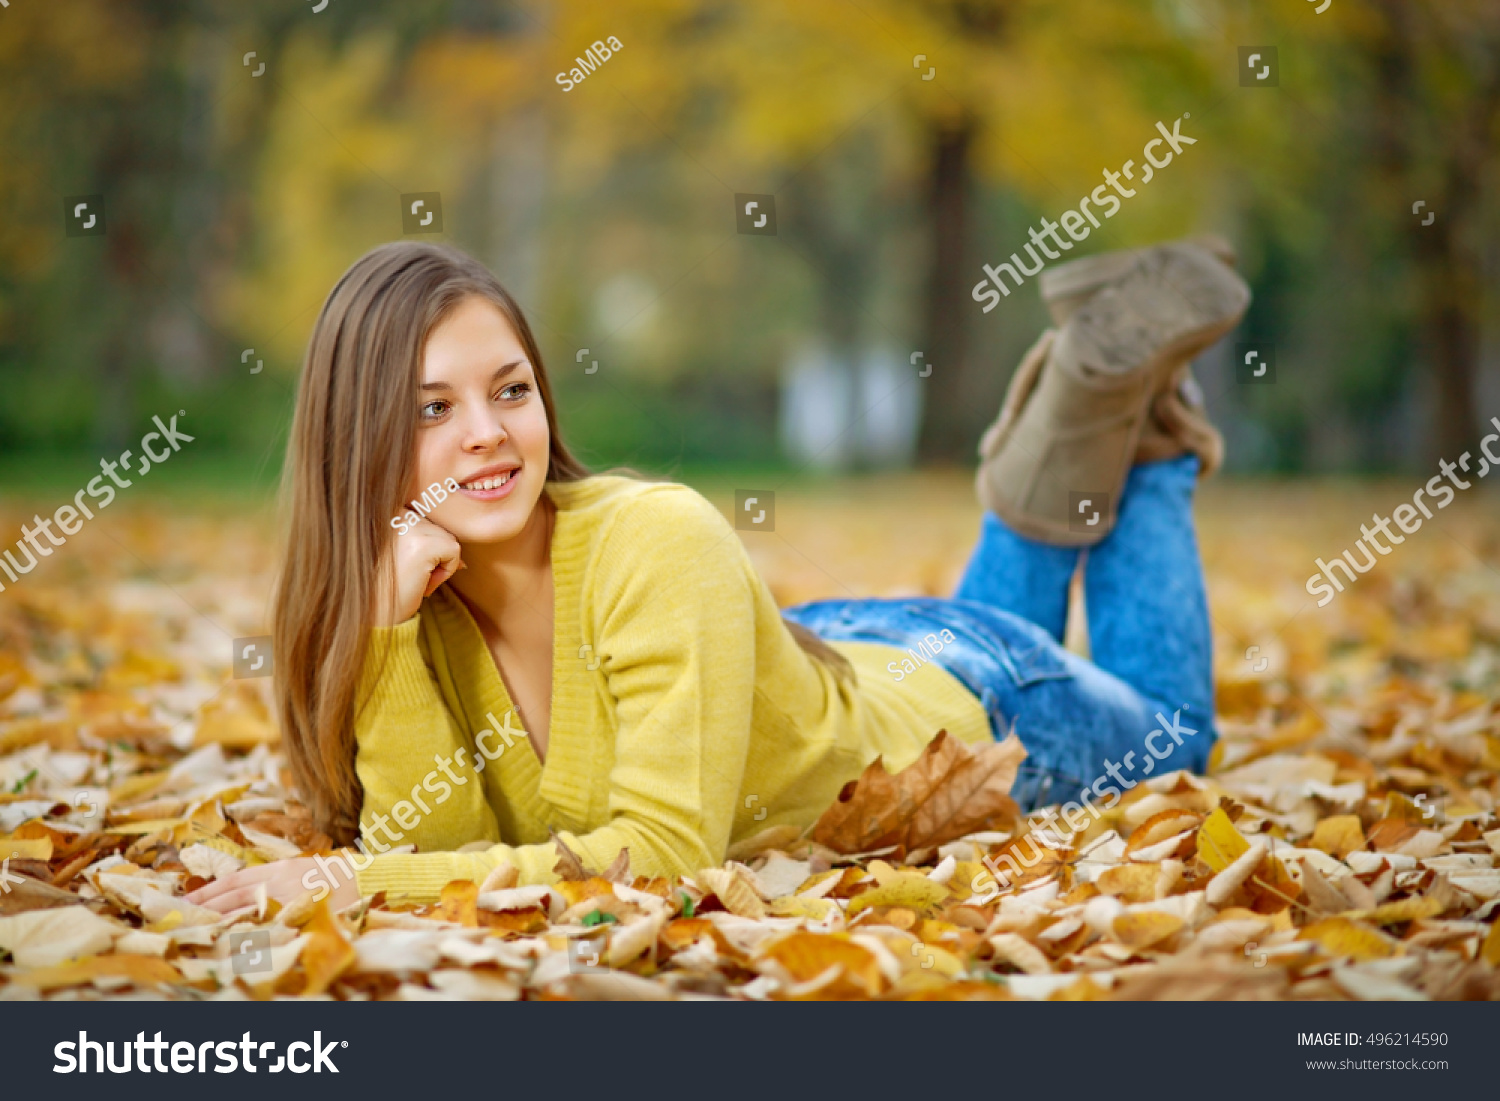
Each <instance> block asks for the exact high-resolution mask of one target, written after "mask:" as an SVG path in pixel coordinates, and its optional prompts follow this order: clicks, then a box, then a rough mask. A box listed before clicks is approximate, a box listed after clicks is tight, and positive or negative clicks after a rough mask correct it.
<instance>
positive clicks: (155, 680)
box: [0, 478, 1500, 999]
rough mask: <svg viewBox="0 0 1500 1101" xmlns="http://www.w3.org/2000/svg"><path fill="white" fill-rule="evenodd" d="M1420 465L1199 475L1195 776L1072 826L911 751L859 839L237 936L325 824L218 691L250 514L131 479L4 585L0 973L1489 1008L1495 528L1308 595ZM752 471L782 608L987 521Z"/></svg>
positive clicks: (904, 576) (897, 570)
mask: <svg viewBox="0 0 1500 1101" xmlns="http://www.w3.org/2000/svg"><path fill="white" fill-rule="evenodd" d="M1408 490H1409V487H1406V486H1404V485H1401V484H1393V485H1391V486H1389V487H1378V486H1323V487H1320V488H1307V487H1298V486H1288V487H1273V488H1267V487H1261V488H1250V487H1244V486H1234V485H1228V484H1222V483H1218V484H1216V483H1210V485H1209V486H1208V487H1207V489H1206V492H1205V495H1204V500H1203V503H1202V506H1201V509H1200V512H1201V520H1202V533H1203V549H1204V557H1205V561H1206V564H1207V568H1208V571H1209V577H1210V589H1211V596H1212V603H1213V615H1214V624H1215V638H1216V646H1217V653H1218V661H1219V675H1220V695H1219V708H1220V713H1221V727H1222V730H1223V735H1224V736H1223V740H1222V743H1221V747H1220V749H1219V750H1218V751H1217V752H1216V755H1215V764H1214V767H1213V770H1212V771H1211V774H1210V775H1209V776H1208V777H1206V778H1205V777H1196V776H1190V775H1185V774H1181V773H1170V774H1165V775H1155V776H1152V777H1150V778H1149V779H1147V780H1145V781H1143V782H1141V783H1140V784H1139V785H1138V786H1136V787H1135V788H1134V789H1133V790H1131V791H1130V792H1129V794H1128V796H1127V797H1126V798H1125V799H1124V800H1123V801H1121V803H1120V804H1119V805H1118V806H1116V807H1114V808H1113V809H1111V810H1109V811H1107V812H1104V813H1103V814H1101V815H1099V816H1097V817H1095V816H1093V815H1089V814H1085V815H1082V819H1083V821H1082V822H1081V823H1080V821H1079V816H1078V815H1076V814H1075V815H1074V821H1073V825H1076V826H1077V827H1078V828H1077V830H1076V832H1075V830H1074V828H1073V826H1070V825H1066V824H1064V819H1061V818H1056V817H1052V818H1050V819H1049V824H1046V825H1041V826H1038V827H1035V828H1030V832H1029V834H1028V829H1029V827H1028V826H1027V825H1026V824H1025V823H1020V822H1017V821H1015V820H1014V819H1013V818H1009V819H1008V818H1007V815H1006V814H1005V813H1004V811H1003V808H1002V807H1001V806H1000V802H1003V800H1001V801H995V800H994V799H993V794H994V792H993V788H994V783H995V777H997V776H998V775H1000V770H1002V769H1003V767H1008V766H1006V765H1005V763H1004V762H1002V761H1000V759H999V758H998V757H996V758H993V759H989V760H988V763H986V764H984V765H983V767H981V766H980V765H977V764H972V763H964V764H962V767H960V763H955V761H954V760H952V759H949V758H944V759H943V760H942V761H940V762H937V763H934V760H935V758H934V759H933V760H929V761H928V764H927V767H926V771H925V772H924V773H923V774H922V775H920V776H919V775H917V772H918V771H921V770H916V771H913V772H910V773H903V774H901V775H900V776H898V777H896V778H893V779H892V778H882V777H880V776H878V775H871V776H867V777H866V778H864V779H862V780H861V782H860V785H859V786H858V787H857V788H856V789H854V791H853V793H852V799H853V800H854V801H859V802H860V805H861V807H862V808H865V809H874V810H876V811H879V810H880V808H881V806H882V805H883V806H884V807H885V812H886V813H887V815H888V820H887V821H885V823H884V824H883V826H882V827H881V829H880V830H877V831H876V833H877V834H878V836H873V837H865V838H863V839H861V838H860V837H859V836H858V834H859V831H858V830H857V829H852V830H851V829H850V828H846V827H847V825H848V824H847V823H845V826H842V827H841V826H840V825H839V822H838V821H836V820H835V819H837V818H838V815H837V813H835V814H834V816H833V817H832V818H830V819H829V820H827V821H825V822H824V823H823V824H822V825H821V826H820V828H819V829H818V830H817V831H811V832H810V833H809V836H807V837H805V838H798V837H794V836H786V835H785V833H782V834H770V835H765V836H762V837H760V838H758V839H755V840H754V841H753V842H752V843H750V844H747V845H744V846H742V847H741V848H740V850H739V851H737V852H735V853H733V854H731V856H732V859H731V860H730V861H729V862H727V863H726V864H725V865H724V867H722V868H717V869H703V870H701V871H700V872H698V873H697V874H695V875H693V876H690V877H686V878H678V879H675V880H673V881H671V882H667V881H665V880H661V879H655V880H647V879H645V878H641V877H633V876H631V875H630V873H629V870H628V868H627V867H624V866H623V865H622V864H621V863H620V862H617V863H616V865H614V866H612V867H611V868H609V869H604V870H602V871H597V872H596V871H591V870H589V869H584V868H581V867H571V868H566V867H565V868H563V869H562V871H563V872H564V873H565V878H564V879H563V880H562V881H560V882H559V883H558V884H557V885H556V886H555V887H551V888H546V887H535V888H531V887H515V886H512V885H509V884H508V883H507V881H506V879H505V877H504V876H503V874H502V875H501V876H499V877H495V878H494V880H493V881H492V882H488V883H485V884H472V883H455V884H451V885H450V886H449V888H448V891H447V892H446V895H445V898H444V901H443V902H442V903H441V904H439V905H437V906H434V907H430V908H425V909H419V910H415V911H408V912H398V911H395V910H392V909H390V908H389V907H386V906H384V905H383V904H382V903H381V902H380V900H378V899H377V900H375V901H374V902H373V903H369V902H367V903H363V904H361V905H359V906H357V907H355V908H353V909H352V910H350V911H348V912H345V913H342V914H331V913H329V912H328V910H327V908H326V907H324V906H320V905H314V904H312V903H311V902H310V901H307V900H304V901H303V902H300V903H296V904H293V905H292V906H290V907H288V908H286V909H278V908H277V907H276V906H275V905H274V904H272V905H270V906H269V907H267V908H265V909H264V910H263V911H262V912H259V913H256V914H253V915H251V916H249V917H241V918H238V919H236V920H234V921H233V922H225V921H223V920H221V919H220V917H219V915H217V914H215V913H213V912H211V911H206V910H201V909H198V908H196V907H193V906H191V905H189V904H187V903H186V902H185V901H184V900H183V899H182V898H181V897H180V896H181V895H182V894H183V892H184V891H186V890H191V889H192V888H194V887H196V886H198V885H200V884H201V883H202V882H204V881H206V880H207V879H209V878H212V877H213V876H216V875H221V874H224V873H225V872H226V871H229V870H232V869H235V868H238V867H240V866H242V865H243V864H245V863H247V862H258V861H262V860H269V859H275V858H278V857H282V856H287V855H294V854H296V853H303V852H314V851H317V850H318V849H319V848H321V847H323V846H325V845H326V838H322V837H321V836H320V835H319V834H318V833H317V832H316V831H315V830H314V829H313V827H312V825H311V823H310V822H309V821H308V819H307V817H306V814H305V812H304V811H303V810H302V809H301V807H300V806H299V805H298V804H297V803H296V801H295V799H294V797H293V794H292V793H291V792H290V790H289V787H288V776H287V773H286V771H285V767H284V762H283V760H282V758H281V757H280V755H279V753H278V752H277V749H276V744H275V734H274V730H273V728H272V726H271V724H270V723H269V721H268V716H267V711H266V697H265V695H264V690H265V688H266V686H267V684H268V682H267V681H265V680H263V679H244V680H234V679H232V678H231V677H230V669H229V665H230V651H231V640H232V639H233V638H235V637H239V636H251V635H259V634H263V633H264V611H265V595H264V594H265V585H266V579H267V573H268V569H269V564H270V545H269V542H268V534H267V533H268V532H269V530H270V522H269V513H268V511H266V510H261V511H260V512H258V513H257V514H256V515H255V516H254V517H247V516H245V515H244V514H243V513H240V512H236V511H234V510H232V509H230V508H228V507H227V506H219V507H217V508H216V509H215V510H213V512H212V514H210V513H209V512H208V511H206V510H194V511H187V510H183V509H175V510H161V509H157V508H153V507H152V506H149V505H146V504H139V505H136V504H132V503H127V507H121V508H119V511H117V512H115V511H113V510H112V514H111V515H109V516H108V517H105V518H101V520H102V521H103V522H101V521H95V522H94V523H93V524H91V525H88V526H86V527H85V529H84V531H83V532H81V533H80V534H79V535H78V536H75V537H73V538H71V539H70V540H69V541H68V543H67V545H66V546H65V547H61V548H58V549H57V551H56V553H55V554H54V555H53V556H52V557H50V558H48V559H46V560H44V562H43V563H42V565H41V566H40V567H39V568H38V569H37V570H35V571H34V572H33V573H32V574H30V575H28V576H26V577H23V578H22V579H21V581H20V583H18V584H15V585H11V586H9V587H8V588H7V590H6V591H5V592H0V856H3V857H5V858H6V860H7V863H6V864H5V865H4V868H5V872H4V877H3V882H0V998H5V999H28V998H36V997H48V998H103V997H153V998H154V997H172V998H235V999H238V998H269V997H286V996H290V997H299V996H300V997H330V996H331V997H335V998H341V999H350V998H402V999H421V998H455V997H456V998H500V999H514V998H566V997H617V998H670V997H705V996H709V997H716V996H722V997H736V998H756V999H795V998H1152V997H1174V998H1258V999H1270V998H1291V999H1301V998H1496V997H1500V971H1497V965H1500V925H1497V923H1496V910H1497V908H1500V868H1497V865H1496V859H1497V853H1500V820H1497V816H1496V813H1495V804H1496V798H1497V796H1500V785H1497V772H1500V717H1497V715H1496V706H1495V699H1496V694H1497V693H1496V685H1497V679H1500V675H1497V654H1500V572H1497V570H1500V549H1497V548H1500V522H1497V521H1495V520H1492V519H1491V518H1490V517H1489V516H1488V515H1486V512H1487V509H1486V503H1485V502H1484V501H1482V500H1480V499H1478V498H1473V499H1469V500H1464V499H1462V498H1461V499H1460V500H1459V501H1458V502H1456V503H1455V504H1454V506H1453V507H1452V508H1450V509H1448V510H1447V511H1446V512H1445V513H1443V514H1441V515H1440V516H1439V518H1438V520H1437V521H1435V522H1430V523H1428V524H1427V525H1426V526H1424V527H1423V529H1422V530H1421V531H1420V532H1419V533H1418V534H1416V535H1414V536H1412V537H1411V538H1409V539H1408V540H1407V542H1406V543H1405V544H1403V545H1402V546H1399V547H1396V548H1394V552H1393V553H1392V554H1391V555H1390V556H1389V557H1386V558H1382V559H1381V560H1380V561H1379V563H1378V564H1377V566H1376V567H1375V568H1374V569H1372V570H1371V571H1370V572H1369V573H1368V574H1365V575H1363V576H1362V577H1361V578H1360V579H1359V581H1358V583H1356V584H1354V585H1352V586H1350V587H1349V588H1348V590H1347V591H1345V592H1344V593H1342V594H1340V595H1339V596H1338V597H1337V598H1336V599H1335V600H1333V601H1332V602H1331V603H1330V604H1329V605H1328V606H1327V607H1326V608H1321V609H1320V608H1317V607H1316V605H1315V604H1314V602H1313V601H1312V600H1311V599H1310V598H1309V597H1308V596H1307V594H1306V592H1305V591H1304V589H1303V584H1304V583H1305V581H1306V579H1307V577H1308V575H1309V574H1310V573H1312V572H1313V571H1314V569H1315V567H1314V566H1313V561H1314V559H1315V558H1317V557H1319V556H1321V557H1323V558H1325V559H1331V558H1332V557H1334V556H1335V555H1336V554H1338V553H1339V552H1341V551H1342V550H1343V549H1344V548H1346V547H1349V546H1351V545H1352V543H1353V539H1354V538H1357V537H1358V535H1359V524H1360V523H1361V522H1362V521H1364V522H1368V520H1369V518H1370V514H1371V512H1372V511H1374V510H1376V509H1379V510H1380V511H1381V512H1382V513H1383V514H1385V513H1388V512H1389V509H1390V507H1391V505H1392V504H1393V503H1395V502H1397V501H1399V500H1401V499H1402V498H1403V497H1406V496H1408ZM780 496H781V498H782V499H781V501H780V502H779V508H778V515H777V524H778V528H777V531H776V532H775V533H755V534H753V535H747V536H746V538H747V540H749V541H751V542H750V544H749V545H750V547H751V551H752V554H753V555H754V556H755V558H756V560H757V562H758V564H759V565H760V566H761V568H762V570H763V571H764V573H765V574H766V576H767V578H768V580H769V581H770V582H771V584H772V587H773V589H774V590H775V591H776V593H777V595H778V597H779V598H780V599H782V600H783V602H787V603H790V602H794V601H798V600H806V599H813V598H817V597H826V596H850V595H883V596H895V595H902V594H909V593H919V592H920V593H932V594H942V593H946V592H948V591H951V586H952V584H953V581H954V579H955V578H956V576H957V574H958V571H959V570H960V569H961V568H962V565H963V562H964V560H965V558H966V556H967V552H968V548H969V546H970V544H971V541H972V538H973V536H974V533H975V531H976V529H977V523H978V516H977V513H976V511H975V507H974V505H973V503H972V497H971V495H970V492H969V489H968V485H967V482H966V481H965V480H962V479H958V478H925V479H916V478H900V479H886V480H882V481H881V482H879V483H873V482H872V483H861V484H858V485H852V486H839V487H836V488H834V489H830V490H828V491H823V492H808V491H803V492H794V491H790V490H784V491H783V492H782V493H781V494H780ZM721 497H722V498H725V499H727V500H732V492H719V493H717V495H716V496H715V499H719V498H721ZM37 504H38V506H44V505H46V502H41V501H39V502H37ZM48 507H50V506H48ZM131 509H133V511H131ZM31 511H32V510H31V509H26V510H24V511H23V510H22V509H20V507H19V506H12V507H10V508H8V509H7V508H5V507H0V519H3V520H4V521H5V522H4V524H3V530H7V531H13V530H15V529H16V528H17V527H18V526H19V524H20V523H21V522H23V521H24V520H26V519H28V518H29V516H30V513H31ZM1075 634H1076V632H1075ZM1148 644H1149V643H1148ZM1146 733H1147V732H1145V731H1143V732H1142V735H1143V738H1144V736H1145V734H1146ZM989 748H990V749H992V750H993V751H994V752H995V753H1000V752H1001V747H998V746H996V747H989ZM949 752H951V743H949V747H948V748H944V747H943V746H936V747H934V753H935V754H937V753H949ZM976 769H977V770H978V771H976ZM986 769H988V770H989V771H985V770H986ZM965 777H966V778H965ZM963 784H970V785H971V787H972V788H973V790H976V791H977V790H978V789H979V788H981V787H985V785H988V788H986V790H987V791H988V792H989V795H987V796H986V798H991V800H992V802H994V803H995V810H996V813H995V815H994V816H993V817H992V820H991V821H989V822H987V823H986V825H987V826H989V827H990V828H989V829H987V830H985V831H983V832H979V833H971V834H969V835H968V836H966V837H962V838H958V839H952V838H949V837H948V836H946V835H945V834H944V833H943V832H942V831H941V830H938V831H936V832H934V831H933V830H932V829H930V828H929V827H930V826H931V825H932V822H933V821H939V822H941V823H947V824H948V825H950V826H951V825H952V824H953V822H954V821H955V818H954V815H953V813H951V808H947V807H946V805H945V804H943V800H945V799H948V800H950V801H951V800H952V797H953V795H954V793H955V792H956V791H958V790H960V788H961V787H962V785H963ZM964 790H969V789H964ZM903 791H905V792H906V793H907V794H908V795H909V796H911V798H909V799H907V801H906V802H907V805H906V806H905V807H902V806H901V805H900V804H901V800H900V794H901V792H903ZM936 807H944V808H945V809H943V810H942V813H936V812H935V811H934V809H933V808H936ZM924 808H926V810H925V813H926V814H927V817H926V818H925V819H923V818H922V815H923V814H924ZM972 825H973V823H967V824H966V825H964V826H961V827H959V828H969V827H971V826H972ZM862 844H868V845H869V846H870V847H872V848H874V849H876V850H879V851H874V852H863V853H857V854H854V855H849V854H847V853H845V852H841V851H836V850H847V849H849V848H851V847H858V846H860V845H862ZM996 872H998V873H999V875H998V877H997V875H996V874H995V873H996Z"/></svg>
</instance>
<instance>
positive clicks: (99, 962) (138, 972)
mask: <svg viewBox="0 0 1500 1101" xmlns="http://www.w3.org/2000/svg"><path fill="white" fill-rule="evenodd" d="M105 978H108V979H127V980H129V981H130V982H131V983H133V984H135V985H136V986H139V987H146V988H149V987H153V986H156V985H157V984H158V983H180V982H182V973H181V972H180V971H178V970H177V968H175V967H173V966H172V965H171V964H170V963H168V962H167V961H166V960H160V959H156V958H155V957H153V956H134V955H126V954H119V955H108V956H90V957H89V958H88V959H83V960H79V961H78V962H76V963H65V964H61V965H59V966H56V967H40V968H37V969H36V970H34V971H27V972H25V973H23V974H22V975H21V976H19V978H18V982H19V983H20V985H23V986H31V987H35V988H36V989H37V990H39V991H42V992H46V991H48V990H56V989H59V988H61V987H65V986H83V985H85V984H87V983H92V982H93V981H94V980H95V979H105Z"/></svg>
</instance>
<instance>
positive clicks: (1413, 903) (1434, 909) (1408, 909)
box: [1345, 897, 1446, 925]
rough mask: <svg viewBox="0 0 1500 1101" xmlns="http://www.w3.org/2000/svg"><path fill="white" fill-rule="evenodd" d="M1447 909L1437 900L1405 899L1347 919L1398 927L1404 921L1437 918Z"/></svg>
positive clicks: (1349, 915) (1359, 912) (1350, 914)
mask: <svg viewBox="0 0 1500 1101" xmlns="http://www.w3.org/2000/svg"><path fill="white" fill-rule="evenodd" d="M1444 909H1446V907H1445V906H1444V905H1443V904H1442V903H1441V902H1439V901H1438V900H1437V899H1435V898H1421V897H1413V898H1403V899H1402V900H1401V901H1400V902H1387V903H1384V904H1383V905H1380V906H1377V907H1375V909H1373V910H1357V911H1354V912H1352V913H1349V914H1346V915H1345V916H1346V917H1350V918H1359V919H1361V920H1363V921H1368V922H1370V923H1371V924H1374V925H1398V924H1400V923H1401V922H1403V921H1420V920H1421V919H1422V918H1430V917H1437V915H1439V914H1441V913H1442V912H1443V910H1444Z"/></svg>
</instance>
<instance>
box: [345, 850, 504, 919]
mask: <svg viewBox="0 0 1500 1101" xmlns="http://www.w3.org/2000/svg"><path fill="white" fill-rule="evenodd" d="M507 848H508V846H505V845H497V846H495V848H493V849H489V850H487V851H485V852H482V853H389V854H387V855H386V856H377V857H375V858H374V859H373V860H371V861H370V865H369V867H367V868H365V869H364V870H363V871H357V872H355V880H356V882H357V883H358V884H359V893H360V895H361V897H365V896H369V895H373V894H375V893H376V892H377V891H384V892H385V896H386V899H387V901H390V902H394V903H398V904H403V905H421V904H426V903H430V902H437V901H438V899H439V898H440V897H441V896H442V893H443V888H444V887H446V886H447V885H448V884H450V883H452V882H453V881H454V880H455V879H470V880H473V881H474V884H475V885H476V886H477V885H479V884H481V883H483V882H484V879H485V877H486V876H487V875H489V874H490V872H491V871H492V870H493V869H494V868H495V866H496V865H497V864H498V863H499V861H500V858H501V857H502V856H504V855H505V852H506V850H507Z"/></svg>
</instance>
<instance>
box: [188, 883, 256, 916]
mask: <svg viewBox="0 0 1500 1101" xmlns="http://www.w3.org/2000/svg"><path fill="white" fill-rule="evenodd" d="M259 894H260V886H259V885H258V884H257V885H256V886H254V887H240V888H238V889H237V890H233V891H229V892H227V893H225V894H222V895H218V896H216V897H215V898H212V899H210V900H209V901H208V902H205V903H202V905H203V906H204V907H206V908H207V909H210V910H217V911H218V912H219V913H221V914H227V913H229V912H230V911H231V910H243V909H247V908H250V907H254V906H257V905H259V904H260V898H259V897H258V896H259ZM269 897H270V895H269V893H268V894H267V898H269Z"/></svg>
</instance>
